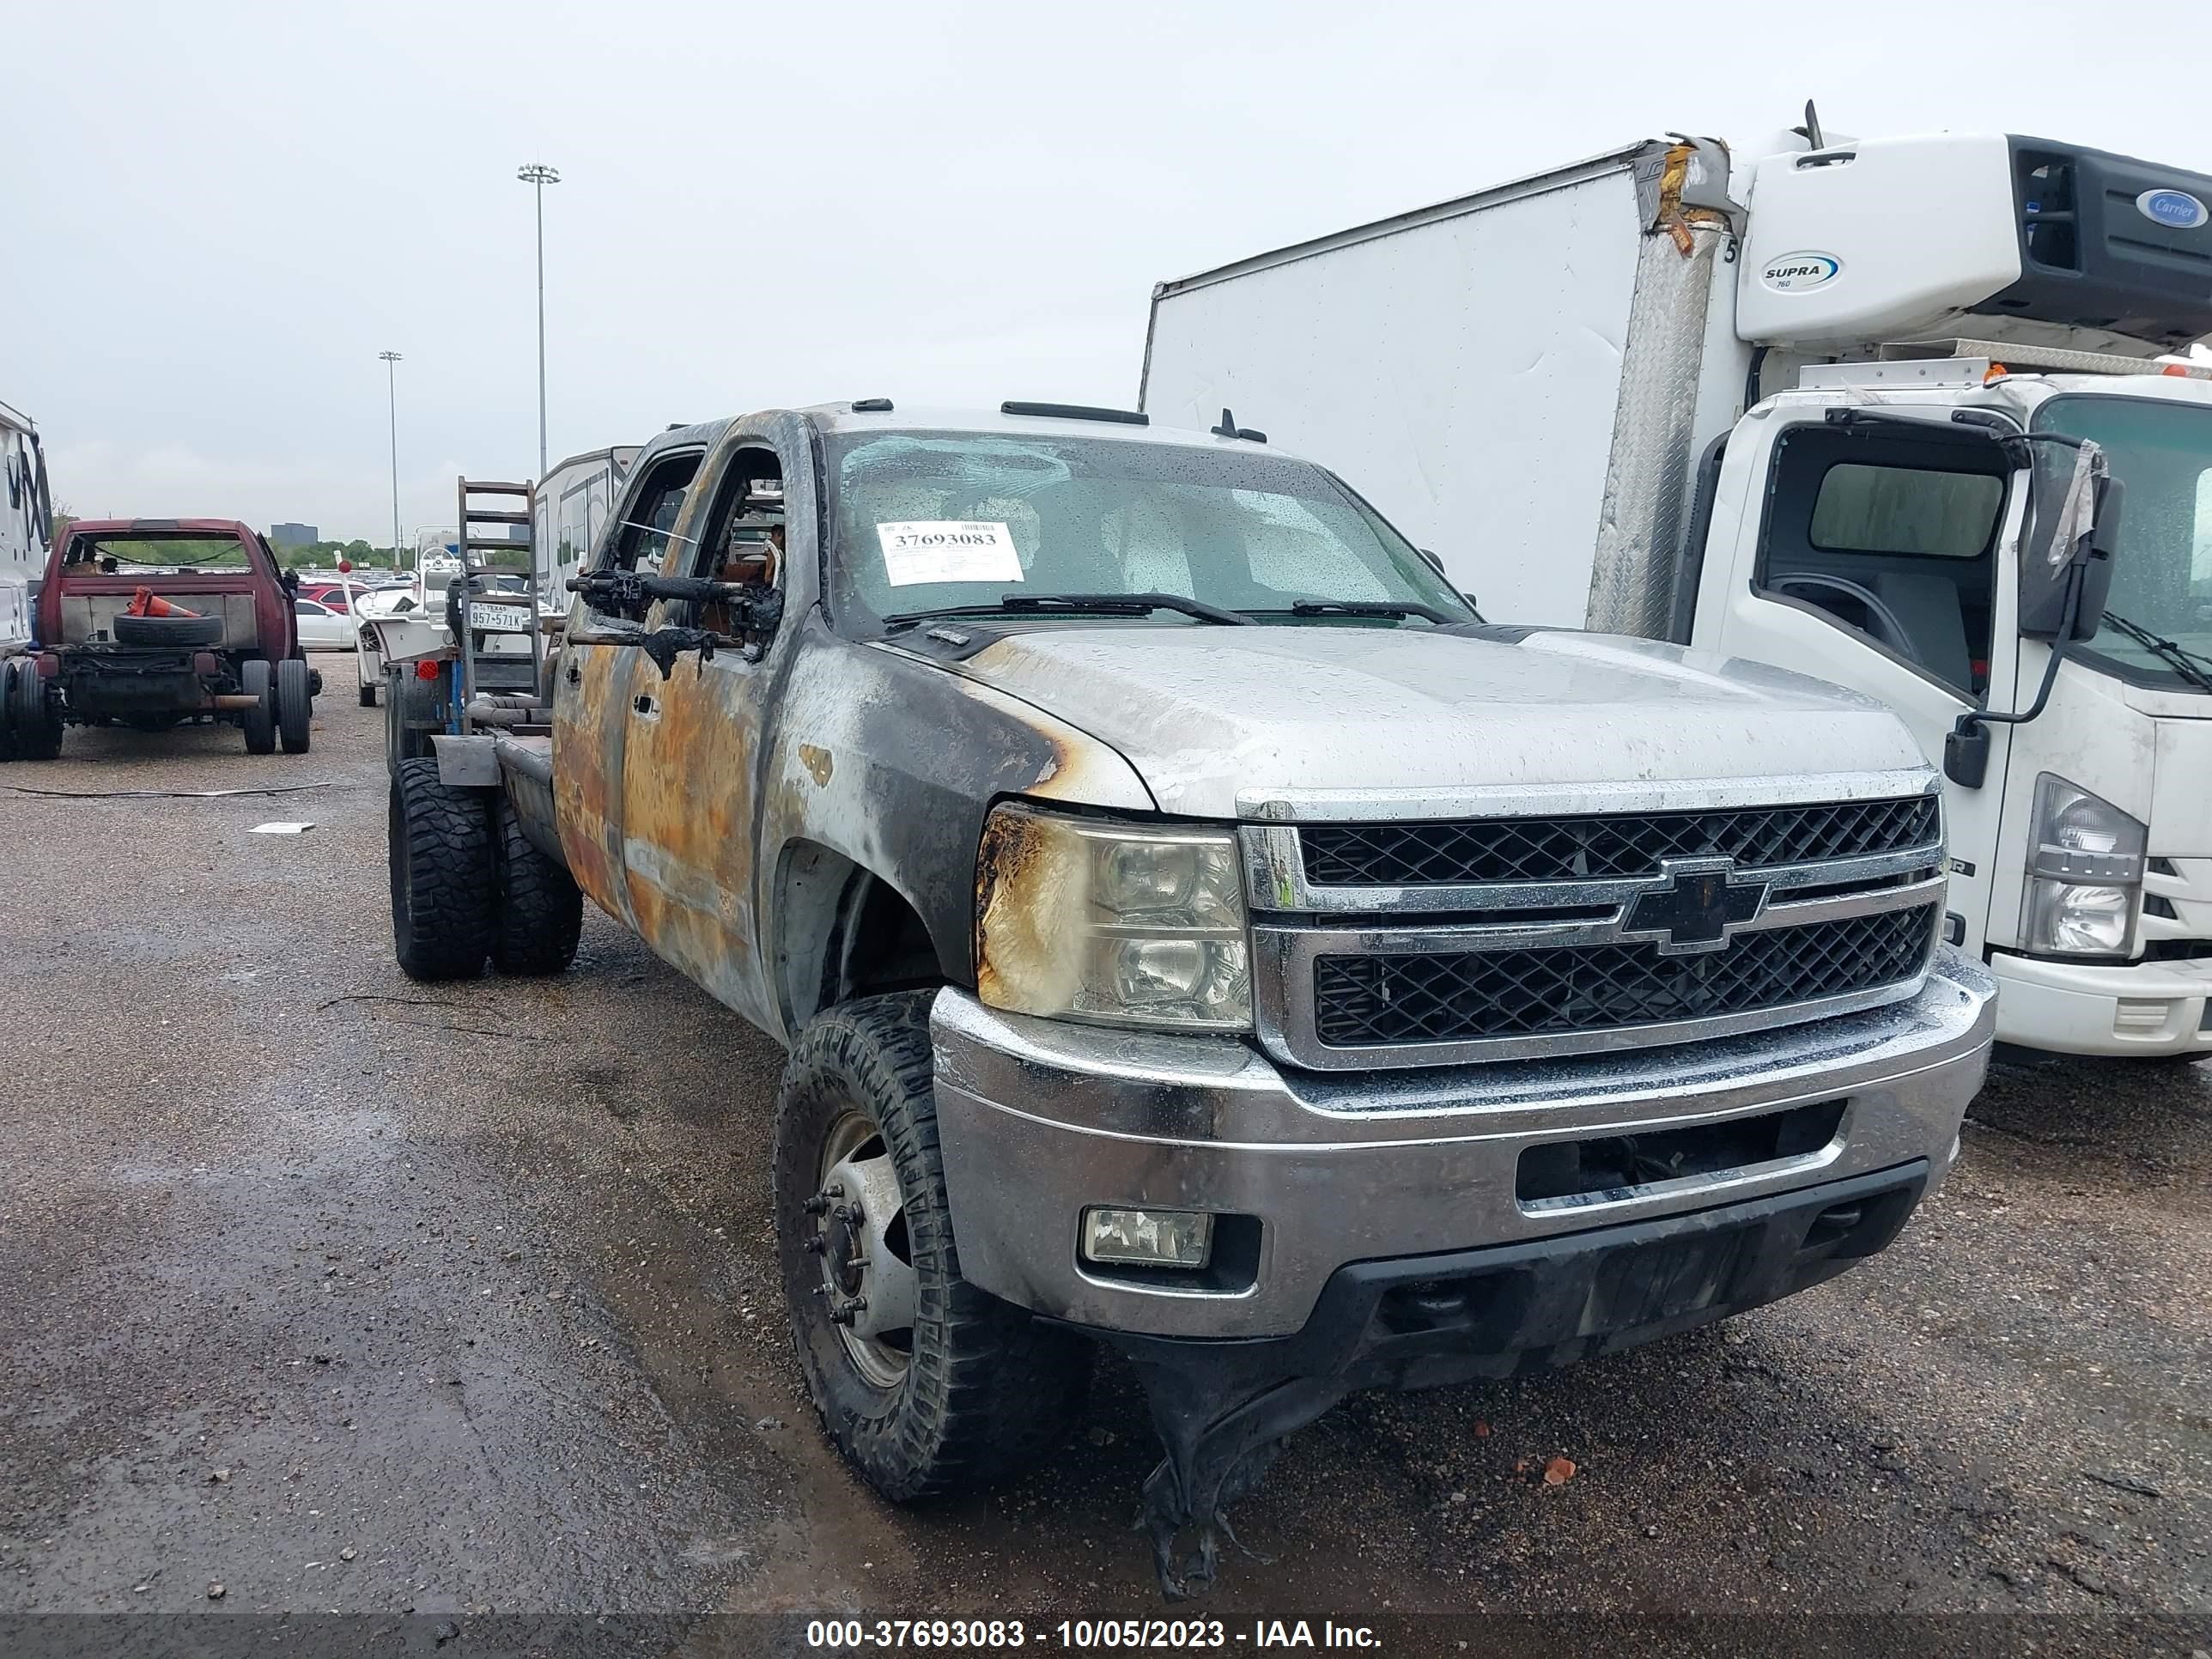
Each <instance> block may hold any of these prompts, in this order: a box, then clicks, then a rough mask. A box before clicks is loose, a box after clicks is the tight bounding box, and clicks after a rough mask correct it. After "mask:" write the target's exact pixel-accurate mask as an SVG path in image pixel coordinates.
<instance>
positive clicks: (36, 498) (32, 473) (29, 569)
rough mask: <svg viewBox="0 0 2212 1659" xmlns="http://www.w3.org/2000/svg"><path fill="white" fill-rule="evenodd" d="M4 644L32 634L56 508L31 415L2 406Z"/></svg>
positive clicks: (0, 596) (0, 621)
mask: <svg viewBox="0 0 2212 1659" xmlns="http://www.w3.org/2000/svg"><path fill="white" fill-rule="evenodd" d="M0 491H4V494H0V648H5V647H9V646H16V645H21V644H24V643H26V642H27V641H29V639H30V637H31V613H32V604H31V601H32V599H33V594H34V592H35V589H36V587H37V584H38V581H39V578H40V575H41V574H43V573H44V571H45V570H46V544H47V543H48V542H49V541H50V540H51V539H52V535H53V523H54V507H53V498H52V493H51V492H50V491H49V490H48V489H47V487H46V455H45V453H43V452H42V451H41V450H40V447H39V429H38V428H37V427H35V426H34V425H33V424H32V423H31V417H30V416H27V415H24V414H21V413H20V412H19V411H17V410H13V409H10V408H9V406H8V405H7V404H0Z"/></svg>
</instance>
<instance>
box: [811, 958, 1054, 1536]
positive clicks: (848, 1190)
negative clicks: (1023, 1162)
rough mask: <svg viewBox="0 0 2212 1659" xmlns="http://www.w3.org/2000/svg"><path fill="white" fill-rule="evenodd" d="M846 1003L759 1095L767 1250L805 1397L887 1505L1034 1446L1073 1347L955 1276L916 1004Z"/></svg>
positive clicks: (923, 1024) (922, 1013) (911, 998)
mask: <svg viewBox="0 0 2212 1659" xmlns="http://www.w3.org/2000/svg"><path fill="white" fill-rule="evenodd" d="M932 996H933V993H931V992H927V991H916V992H903V993H901V994H896V995H893V996H884V997H872V998H870V999H868V1000H865V1001H861V1002H854V1003H848V1004H847V1005H846V1006H843V1007H840V1008H833V1009H831V1010H829V1012H826V1013H823V1014H822V1015H820V1016H819V1017H818V1018H816V1019H815V1020H814V1021H813V1022H812V1023H811V1024H809V1025H807V1026H806V1028H805V1030H802V1031H800V1032H799V1037H798V1040H797V1041H796V1042H793V1045H792V1049H791V1054H790V1056H789V1058H788V1059H787V1061H786V1062H785V1065H784V1071H783V1082H782V1086H781V1090H780V1091H779V1093H778V1095H777V1098H776V1115H775V1156H774V1170H775V1221H776V1240H777V1253H778V1255H779V1257H780V1258H781V1265H782V1270H783V1291H784V1301H785V1304H786V1310H787V1316H788V1317H789V1319H790V1322H791V1329H792V1337H793V1342H794V1344H795V1345H796V1346H797V1348H798V1351H799V1369H800V1370H802V1371H804V1372H805V1376H806V1387H807V1392H808V1393H809V1394H810V1395H812V1396H813V1400H814V1405H815V1408H816V1409H817V1410H818V1411H819V1412H820V1413H822V1420H823V1425H824V1426H825V1427H826V1428H827V1429H828V1430H829V1436H830V1438H831V1439H833V1440H834V1441H836V1443H837V1448H838V1449H839V1450H840V1451H842V1452H843V1453H844V1455H846V1457H847V1458H848V1459H849V1460H851V1462H853V1464H854V1467H855V1468H858V1469H859V1470H860V1474H861V1475H862V1476H863V1477H864V1478H865V1479H866V1480H867V1482H868V1484H869V1485H870V1486H873V1487H874V1488H875V1489H876V1490H877V1491H878V1492H880V1493H882V1494H883V1495H884V1497H885V1498H891V1499H894V1500H896V1501H899V1502H904V1501H907V1500H908V1499H912V1498H925V1497H927V1496H929V1495H930V1494H932V1493H934V1492H948V1491H953V1490H957V1489H960V1488H963V1487H969V1486H981V1485H982V1484H984V1483H986V1482H988V1481H990V1480H996V1479H998V1478H999V1477H1000V1476H1001V1475H1004V1474H1010V1473H1012V1472H1013V1471H1014V1470H1016V1469H1018V1468H1021V1467H1022V1466H1023V1465H1024V1464H1026V1463H1028V1462H1031V1461H1033V1460H1035V1459H1036V1458H1037V1457H1038V1456H1041V1455H1042V1454H1043V1453H1045V1452H1047V1451H1048V1450H1049V1449H1051V1448H1052V1447H1053V1446H1054V1444H1055V1443H1057V1442H1058V1441H1059V1440H1060V1437H1062V1436H1063V1435H1064V1434H1065V1433H1066V1431H1067V1428H1068V1425H1070V1424H1071V1423H1072V1422H1073V1419H1074V1417H1075V1414H1076V1413H1077V1412H1078V1411H1079V1409H1080V1407H1081V1405H1082V1401H1083V1395H1084V1391H1085V1388H1086V1387H1087V1386H1088V1384H1089V1381H1090V1376H1091V1352H1090V1345H1089V1344H1088V1343H1086V1342H1085V1341H1084V1340H1082V1339H1081V1338H1079V1337H1075V1336H1071V1335H1069V1334H1067V1333H1066V1332H1065V1331H1061V1330H1058V1329H1054V1328H1052V1327H1049V1326H1047V1325H1043V1324H1041V1323H1038V1322H1036V1321H1034V1320H1032V1319H1031V1318H1030V1316H1029V1315H1027V1314H1026V1313H1024V1312H1023V1311H1022V1310H1020V1309H1018V1308H1015V1307H1012V1306H1011V1305H1009V1304H1006V1303H1004V1302H1000V1301H999V1300H998V1299H997V1298H996V1297H991V1296H987V1295H986V1294H985V1293H984V1292H983V1291H979V1290H977V1289H976V1288H975V1286H974V1285H970V1284H969V1283H968V1282H967V1281H966V1280H965V1279H962V1278H961V1277H960V1263H959V1258H958V1255H957V1252H956V1250H955V1249H954V1248H953V1239H952V1222H951V1212H950V1209H949V1208H948V1206H947V1205H946V1202H945V1168H944V1164H943V1162H942V1160H941V1159H940V1158H939V1153H938V1144H937V1109H936V1104H935V1102H934V1099H933V1096H932V1093H931V1088H930V1048H929V1004H930V1000H931V998H932Z"/></svg>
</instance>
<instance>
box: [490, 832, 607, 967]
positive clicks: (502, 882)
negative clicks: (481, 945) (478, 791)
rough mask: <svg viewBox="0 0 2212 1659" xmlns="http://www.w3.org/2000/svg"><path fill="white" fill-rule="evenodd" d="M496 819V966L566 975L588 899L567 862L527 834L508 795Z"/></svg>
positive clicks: (493, 945) (493, 951) (493, 943)
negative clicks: (540, 847) (543, 850)
mask: <svg viewBox="0 0 2212 1659" xmlns="http://www.w3.org/2000/svg"><path fill="white" fill-rule="evenodd" d="M491 816H492V856H493V858H494V859H495V860H496V861H497V864H498V866H499V908H498V911H497V914H496V915H495V916H494V917H493V919H492V935H491V965H492V967H493V969H495V971H497V972H499V973H502V974H562V973H566V972H567V971H568V964H569V963H572V962H574V960H575V959H576V939H577V936H578V935H579V934H580V933H581V932H582V931H583V926H584V896H583V895H582V894H581V893H580V892H578V891H577V890H576V884H575V883H574V881H573V880H571V879H570V878H569V875H568V871H567V870H566V869H565V868H563V867H562V865H561V863H560V862H559V861H558V860H555V859H549V858H547V857H546V856H545V854H543V853H541V852H539V851H538V847H537V844H536V843H535V842H532V840H531V839H530V837H529V836H526V835H524V834H523V833H522V820H521V819H520V817H517V816H516V814H515V811H514V804H513V802H512V801H510V800H508V799H507V797H506V796H505V795H504V794H501V795H498V796H495V797H494V799H493V801H492V809H491Z"/></svg>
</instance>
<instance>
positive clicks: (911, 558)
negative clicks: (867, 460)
mask: <svg viewBox="0 0 2212 1659" xmlns="http://www.w3.org/2000/svg"><path fill="white" fill-rule="evenodd" d="M876 537H877V539H878V540H879V541H881V542H882V543H883V544H884V574H886V575H887V576H889V577H890V583H891V586H893V587H911V586H914V585H915V583H916V582H1018V581H1019V580H1021V579H1022V560H1021V555H1020V554H1019V553H1018V552H1016V551H1015V550H1014V538H1013V537H1012V534H1011V533H1010V532H1008V531H1007V529H1006V526H1004V525H1003V524H969V523H963V522H959V521H956V520H950V519H920V520H913V521H910V522H907V523H901V524H879V525H878V526H876Z"/></svg>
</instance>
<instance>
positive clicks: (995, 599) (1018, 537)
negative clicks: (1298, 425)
mask: <svg viewBox="0 0 2212 1659" xmlns="http://www.w3.org/2000/svg"><path fill="white" fill-rule="evenodd" d="M825 459H826V461H827V472H828V479H829V523H830V526H831V530H830V534H831V544H830V550H829V592H830V601H831V604H832V605H833V607H834V608H835V612H836V615H837V616H838V617H840V618H841V619H843V620H844V621H845V622H846V623H847V624H848V625H849V626H854V627H857V628H861V629H872V628H874V627H876V626H878V625H879V624H880V623H881V622H882V619H884V618H885V617H913V616H916V615H919V614H924V613H928V612H933V611H942V610H949V609H956V608H959V607H964V606H994V605H998V604H1000V602H1001V601H1002V600H1004V599H1006V598H1008V597H1009V596H1010V595H1011V596H1023V595H1084V596H1098V595H1109V594H1117V593H1133V594H1136V593H1148V594H1172V595H1175V596H1177V597H1179V598H1182V599H1190V600H1194V601H1196V602H1197V603H1198V604H1199V605H1201V606H1210V607H1213V608H1216V609H1218V610H1223V611H1239V612H1243V613H1246V614H1248V615H1249V616H1250V617H1252V618H1253V619H1254V620H1255V621H1258V622H1266V623H1273V622H1282V623H1297V624H1299V625H1301V626H1334V627H1346V626H1349V627H1370V628H1371V627H1383V628H1388V627H1395V626H1412V627H1427V626H1431V622H1430V621H1429V620H1426V619H1427V618H1431V617H1441V618H1443V619H1445V620H1449V621H1453V622H1472V621H1473V620H1474V611H1471V610H1470V609H1469V608H1468V605H1467V602H1466V601H1465V600H1463V599H1461V598H1460V597H1459V596H1458V595H1457V594H1456V593H1455V592H1452V590H1451V587H1450V586H1449V584H1448V583H1447V582H1446V581H1445V580H1444V579H1443V576H1442V575H1441V574H1439V573H1438V572H1437V570H1436V569H1435V568H1434V567H1432V566H1431V565H1430V564H1429V562H1427V561H1426V560H1425V559H1424V558H1423V557H1422V556H1421V555H1420V553H1419V551H1418V550H1415V549H1414V548H1413V546H1412V545H1411V544H1408V543H1407V541H1406V539H1405V538H1403V537H1401V536H1400V535H1399V534H1398V533H1397V532H1395V531H1394V530H1392V529H1391V528H1390V526H1389V525H1387V524H1385V523H1384V522H1383V520H1382V519H1380V518H1379V517H1377V516H1376V513H1374V512H1373V510H1372V509H1370V508H1369V507H1367V506H1366V505H1365V504H1364V503H1363V502H1361V501H1359V500H1358V498H1357V497H1355V496H1354V495H1352V494H1351V493H1350V492H1349V491H1348V490H1346V489H1344V488H1343V487H1342V486H1340V485H1339V484H1338V483H1336V482H1335V481H1334V479H1332V478H1331V477H1329V476H1328V474H1327V473H1325V472H1323V471H1321V470H1320V469H1319V468H1318V467H1315V466H1312V465H1308V464H1306V463H1304V462H1302V461H1294V460H1291V459H1287V458H1285V457H1283V456H1279V455H1269V454H1267V453H1265V452H1263V451H1256V452H1254V453H1242V452H1240V451H1231V450H1228V449H1201V448H1195V447H1182V446H1176V445H1170V444H1157V443H1141V442H1131V441H1116V440H1113V439H1082V438H1057V437H1054V438H1032V437H1022V436H1006V437H1000V436H997V435H991V434H983V433H956V432H884V433H873V432H871V433H856V434H846V435H839V436H836V437H833V438H832V439H830V440H829V444H828V446H827V453H826V456H825ZM1316 602H1320V603H1319V604H1316ZM1332 604H1333V605H1335V606H1336V607H1337V608H1335V609H1328V608H1326V607H1327V606H1328V605H1332ZM1393 605H1402V606H1405V607H1407V608H1406V609H1405V610H1404V611H1397V612H1393V611H1391V610H1390V607H1391V606H1393ZM1300 607H1303V611H1301V609H1300ZM1146 618H1149V620H1151V621H1152V622H1154V623H1158V624H1161V625H1164V626H1182V627H1188V626H1194V625H1200V624H1199V623H1196V622H1195V621H1194V617H1192V616H1191V615H1190V614H1189V613H1188V612H1183V611H1170V610H1160V611H1149V612H1141V613H1138V616H1137V618H1136V619H1137V620H1139V621H1142V620H1144V619H1146ZM1084 620H1085V622H1087V623H1091V624H1093V625H1096V624H1097V622H1098V621H1099V615H1098V613H1097V612H1096V611H1092V612H1091V613H1088V614H1086V615H1085V617H1084Z"/></svg>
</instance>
